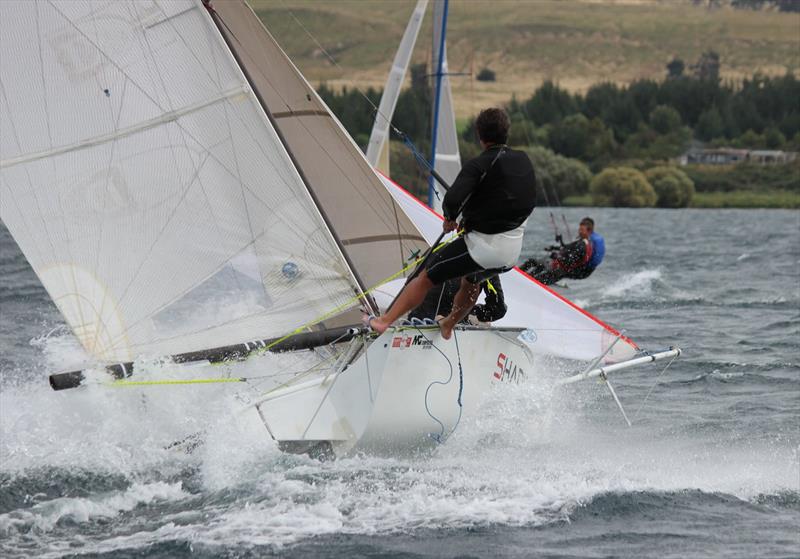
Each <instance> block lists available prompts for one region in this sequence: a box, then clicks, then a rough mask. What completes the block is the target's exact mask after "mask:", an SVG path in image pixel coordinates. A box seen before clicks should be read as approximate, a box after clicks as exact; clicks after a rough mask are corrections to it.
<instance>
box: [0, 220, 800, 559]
mask: <svg viewBox="0 0 800 559" xmlns="http://www.w3.org/2000/svg"><path fill="white" fill-rule="evenodd" d="M564 213H565V214H566V217H567V219H568V221H569V222H570V225H571V227H572V229H573V232H574V230H575V225H574V224H576V223H577V221H578V220H579V219H580V218H581V217H583V216H584V215H586V214H589V215H591V216H592V217H594V218H595V220H596V221H597V230H598V231H599V232H600V233H602V234H603V235H605V237H606V240H607V246H608V253H607V256H606V261H605V262H604V263H603V265H602V266H601V267H600V268H599V269H598V271H597V272H596V273H595V274H594V275H593V276H592V277H591V278H589V279H587V280H585V281H583V282H574V281H573V282H569V286H568V289H565V290H563V294H564V295H565V296H567V297H568V298H570V299H572V300H574V301H576V302H577V303H578V304H580V305H581V306H583V307H585V308H586V309H587V310H589V311H590V312H592V313H594V314H596V315H598V316H599V317H600V318H602V319H604V320H606V321H608V322H610V323H611V324H613V325H615V326H618V327H621V328H624V329H625V331H626V334H627V335H629V336H630V337H632V338H633V339H634V340H635V341H636V342H638V344H639V345H640V346H641V347H645V348H648V349H660V348H663V347H666V346H669V345H676V346H680V347H681V348H682V349H683V350H684V352H685V353H684V356H682V357H681V358H680V359H678V360H676V361H675V362H674V363H673V364H672V365H671V366H670V367H669V369H667V370H666V371H665V372H664V373H663V374H661V373H662V370H663V366H664V365H665V363H663V362H661V363H660V364H654V365H651V366H648V367H643V368H639V369H632V370H629V371H627V372H624V373H620V374H619V375H618V376H616V383H615V387H616V388H617V390H618V392H619V395H620V397H621V399H622V402H623V404H624V405H625V406H626V408H627V411H628V413H629V414H630V415H631V416H633V417H634V426H633V427H632V428H628V427H627V426H626V425H625V423H624V422H623V420H622V418H621V416H620V414H619V412H618V410H617V409H616V407H615V405H614V403H613V401H612V400H611V398H610V396H609V394H608V392H607V391H606V390H605V388H604V387H603V386H602V385H601V384H597V383H594V382H587V383H582V384H580V385H573V386H572V387H570V388H569V389H566V390H565V389H560V390H558V391H556V392H554V391H553V390H552V389H548V388H546V387H543V386H541V385H539V384H537V383H536V382H530V383H528V384H527V385H525V386H522V387H517V388H516V389H512V388H509V387H498V389H497V390H494V391H492V393H491V394H490V395H489V396H488V397H487V398H486V400H485V401H484V402H483V403H482V404H481V409H480V413H479V414H478V415H477V416H475V417H471V418H466V419H465V420H464V421H463V422H462V424H461V425H460V426H459V428H458V430H457V431H456V433H455V434H454V435H453V437H452V438H451V439H450V440H449V441H448V443H447V444H445V445H443V446H441V447H439V448H438V449H436V451H434V452H433V453H432V454H431V455H430V456H423V457H415V458H409V457H396V458H386V457H383V458H378V457H370V456H358V457H354V458H347V459H340V460H337V461H334V462H329V463H320V462H316V461H312V460H310V459H307V458H304V457H297V456H288V455H284V454H281V453H280V452H278V451H277V449H276V448H275V447H274V446H273V444H272V443H271V442H270V441H269V440H268V437H267V434H266V433H265V432H264V431H263V429H261V430H259V429H256V428H253V426H252V424H250V423H248V422H246V421H243V420H238V419H236V418H232V417H231V415H230V413H229V410H230V409H232V407H233V405H234V403H235V402H233V401H232V396H231V393H230V391H229V390H230V389H229V388H228V387H225V386H222V387H175V388H158V389H146V390H145V389H131V390H129V391H128V390H109V389H104V388H102V387H89V388H86V389H81V390H76V391H66V392H59V393H55V392H52V391H51V390H50V389H49V387H48V385H47V375H48V374H49V373H51V372H53V371H57V370H63V369H64V368H65V367H66V366H69V365H71V364H75V363H77V362H78V361H79V360H80V359H81V352H80V349H79V348H78V346H77V344H76V342H75V341H74V339H73V338H72V337H71V336H70V334H69V333H68V331H67V329H66V328H65V326H64V325H63V322H62V321H61V319H60V316H59V314H58V312H57V311H56V310H55V307H54V306H53V304H52V303H51V302H50V300H49V299H48V297H47V294H46V293H45V291H44V289H43V288H42V286H41V284H40V283H39V282H38V280H37V278H36V276H35V275H34V274H33V272H32V271H31V269H30V267H29V266H28V264H27V263H26V261H25V259H24V257H23V256H22V255H21V253H20V252H19V250H18V248H17V246H16V244H15V243H14V241H13V240H12V239H11V237H10V236H9V235H8V233H7V231H6V230H5V228H2V227H0V305H1V306H0V389H1V392H0V555H2V556H3V557H30V556H38V557H58V556H69V555H73V554H75V555H78V554H88V555H90V556H108V557H112V556H113V557H143V556H148V557H149V556H153V557H184V556H187V557H188V556H192V557H195V556H197V557H265V556H281V557H342V558H344V557H346V558H351V557H378V556H388V557H409V558H411V557H414V558H420V557H520V558H521V557H534V556H536V557H723V556H724V557H742V558H751V557H786V558H789V557H795V558H796V557H798V556H800V528H798V526H800V466H799V464H798V448H799V447H798V445H800V243H798V235H800V212H790V211H767V210H764V211H760V210H748V211H738V210H718V211H717V210H625V209H595V208H592V209H566V210H564ZM556 215H557V216H560V211H559V212H558V213H557V214H556ZM551 241H552V231H550V230H549V223H548V219H547V210H546V209H538V210H536V213H535V219H533V223H532V225H531V227H530V229H529V231H528V232H527V234H526V248H525V256H530V255H534V254H540V255H543V254H544V252H543V251H542V250H541V247H542V246H543V245H544V244H549V243H550V242H551ZM264 359H273V360H274V359H275V358H274V357H271V356H270V357H267V358H264ZM267 365H271V366H278V365H279V362H275V361H272V362H268V361H265V366H267ZM226 390H228V392H226ZM648 393H650V395H649V398H647V395H648ZM208 425H211V428H210V431H209V435H208V440H207V443H206V444H205V445H204V446H203V447H201V448H200V449H198V450H197V451H196V452H195V453H194V454H192V455H185V454H181V453H178V452H174V451H169V450H164V448H163V447H164V446H165V444H166V443H168V442H170V441H172V440H175V438H176V437H179V436H181V435H182V434H185V433H189V432H192V431H194V430H196V429H199V428H202V427H205V426H208Z"/></svg>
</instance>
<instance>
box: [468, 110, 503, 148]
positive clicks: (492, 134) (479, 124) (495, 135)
mask: <svg viewBox="0 0 800 559" xmlns="http://www.w3.org/2000/svg"><path fill="white" fill-rule="evenodd" d="M510 127H511V121H510V120H509V119H508V115H507V114H506V112H505V111H504V110H503V109H497V108H494V107H493V108H491V109H484V110H482V111H481V113H480V114H479V115H478V118H477V119H475V130H477V131H478V138H480V139H481V140H483V141H484V142H486V143H488V144H505V143H506V142H507V141H508V129H509V128H510Z"/></svg>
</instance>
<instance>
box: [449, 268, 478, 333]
mask: <svg viewBox="0 0 800 559" xmlns="http://www.w3.org/2000/svg"><path fill="white" fill-rule="evenodd" d="M480 292H481V284H480V282H478V283H471V282H469V281H468V280H467V278H465V277H464V278H461V289H459V290H458V293H456V296H455V299H453V310H452V311H450V314H448V315H447V316H446V317H444V318H443V319H442V320H440V321H439V329H440V330H441V331H442V337H443V338H444V339H445V340H449V339H450V336H452V335H453V328H455V326H456V324H458V323H459V322H461V321H462V320H463V319H464V317H466V316H467V315H468V314H469V311H471V310H472V307H474V306H475V302H476V301H477V300H478V295H479V294H480Z"/></svg>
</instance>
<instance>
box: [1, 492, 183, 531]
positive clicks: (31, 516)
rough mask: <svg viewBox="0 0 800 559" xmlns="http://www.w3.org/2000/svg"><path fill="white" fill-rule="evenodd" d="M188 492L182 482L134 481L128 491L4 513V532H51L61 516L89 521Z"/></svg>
mask: <svg viewBox="0 0 800 559" xmlns="http://www.w3.org/2000/svg"><path fill="white" fill-rule="evenodd" d="M187 496H188V494H187V493H185V492H184V491H183V489H182V488H181V483H180V482H178V483H164V482H156V483H144V484H139V483H134V484H133V485H132V486H131V487H129V488H128V489H126V490H125V491H113V492H110V493H105V494H99V495H94V496H92V497H61V498H57V499H53V500H50V501H45V502H42V503H37V504H35V505H34V506H33V507H31V508H29V509H25V510H17V511H12V512H10V513H5V514H0V535H3V536H5V537H8V536H9V535H10V534H11V533H12V532H14V531H26V532H27V531H28V530H33V531H35V532H48V531H50V530H52V529H53V527H54V526H55V525H56V524H57V523H58V522H59V521H61V520H64V519H69V520H71V521H72V522H76V523H85V522H89V521H91V520H95V519H98V518H112V517H114V516H117V515H118V514H120V513H122V512H127V511H131V510H133V509H135V508H136V507H138V506H139V505H143V504H150V503H155V502H157V501H177V500H180V499H183V498H184V497H187Z"/></svg>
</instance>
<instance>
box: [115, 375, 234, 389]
mask: <svg viewBox="0 0 800 559" xmlns="http://www.w3.org/2000/svg"><path fill="white" fill-rule="evenodd" d="M224 382H247V379H244V378H229V377H225V378H199V379H187V380H179V379H174V380H173V379H170V380H115V381H114V382H109V383H106V386H112V387H122V386H158V385H165V384H221V383H224Z"/></svg>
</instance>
